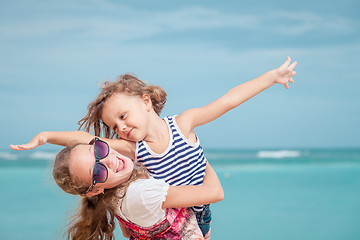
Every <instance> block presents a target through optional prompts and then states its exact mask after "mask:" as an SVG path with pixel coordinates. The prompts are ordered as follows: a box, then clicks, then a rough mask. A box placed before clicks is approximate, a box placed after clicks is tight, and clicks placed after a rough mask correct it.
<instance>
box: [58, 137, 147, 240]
mask: <svg viewBox="0 0 360 240" xmlns="http://www.w3.org/2000/svg"><path fill="white" fill-rule="evenodd" d="M78 145H79V144H78ZM78 145H75V146H71V147H66V148H64V149H63V150H62V151H60V152H59V153H58V154H57V156H56V158H55V163H54V169H53V177H54V179H55V182H56V184H57V185H58V186H59V187H60V188H61V189H62V190H64V191H65V192H67V193H70V194H73V195H80V196H81V197H82V200H81V205H80V207H79V210H78V212H77V213H76V214H75V215H74V216H72V219H71V222H70V223H69V224H68V227H69V229H68V230H67V232H66V234H67V239H74V240H80V239H81V240H82V239H106V240H112V239H114V238H115V237H114V234H113V232H114V229H115V226H116V225H115V215H116V214H115V207H116V206H117V205H116V202H117V201H118V200H119V199H121V198H123V197H124V196H125V193H126V189H127V187H128V186H129V184H130V183H131V182H133V181H135V180H137V179H139V178H143V177H145V176H148V175H147V170H146V169H145V167H143V166H142V165H136V166H135V168H134V170H133V172H132V175H131V176H130V178H129V180H127V181H126V182H124V183H122V184H120V185H119V186H117V187H115V188H112V189H105V190H104V194H98V195H96V196H93V197H86V191H87V189H88V187H89V186H86V184H84V183H82V182H81V181H80V180H79V179H78V178H76V176H72V175H71V174H70V169H69V161H70V155H71V151H72V150H73V149H74V148H75V147H76V146H78Z"/></svg>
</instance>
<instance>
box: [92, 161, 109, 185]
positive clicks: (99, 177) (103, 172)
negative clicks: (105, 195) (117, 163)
mask: <svg viewBox="0 0 360 240" xmlns="http://www.w3.org/2000/svg"><path fill="white" fill-rule="evenodd" d="M107 175H108V173H107V169H106V167H105V166H104V165H102V164H100V163H97V164H95V167H94V173H93V176H94V177H93V178H94V180H95V181H96V182H98V183H103V182H105V181H106V179H107Z"/></svg>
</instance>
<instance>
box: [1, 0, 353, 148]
mask: <svg viewBox="0 0 360 240" xmlns="http://www.w3.org/2000/svg"><path fill="white" fill-rule="evenodd" d="M359 9H360V2H359V1H331V2H329V1H323V0H321V1H298V2H289V1H280V0H275V1H270V2H269V1H212V0H207V1H205V0H201V1H165V0H155V1H146V0H143V1H139V0H131V1H130V0H128V1H114V0H113V1H109V0H102V1H100V0H98V1H95V0H92V1H85V0H82V1H70V0H64V1H54V0H50V1H35V0H28V1H25V0H23V1H20V0H11V1H4V0H0V36H1V37H0V100H1V103H0V107H1V113H2V117H1V119H0V126H1V133H2V134H1V135H2V136H3V137H2V138H1V139H0V149H8V144H10V143H13V144H20V143H24V142H27V141H28V140H30V139H31V138H32V137H33V136H34V135H35V134H37V133H38V132H40V131H45V130H48V131H50V130H58V131H64V130H76V129H77V121H78V120H79V119H81V118H82V116H83V115H84V114H85V113H86V107H87V105H88V103H89V102H90V101H91V100H92V99H93V98H94V97H95V96H96V94H97V93H98V90H99V83H101V82H102V81H104V80H114V79H116V77H117V76H119V75H120V74H123V73H126V72H132V73H135V74H136V75H137V76H138V77H139V78H141V79H144V80H147V81H149V82H151V83H153V84H157V85H160V86H162V87H163V88H164V89H165V90H166V91H167V93H168V102H167V105H166V107H165V109H164V111H163V114H162V116H165V115H173V114H179V113H181V112H182V111H184V110H186V109H188V108H192V107H199V106H203V105H205V104H207V103H209V102H211V101H213V100H215V99H216V98H218V97H220V96H222V95H223V94H224V93H225V92H226V91H228V90H229V89H230V88H232V87H234V86H236V85H238V84H240V83H243V82H246V81H248V80H251V79H252V78H255V77H257V76H259V75H261V74H262V73H264V72H266V71H268V70H271V69H273V68H275V67H277V66H279V65H280V64H281V63H282V62H283V61H284V60H285V59H286V56H288V55H289V56H291V57H292V58H293V59H295V60H297V61H298V62H299V65H298V67H297V69H296V70H297V72H298V75H297V76H296V77H295V84H293V85H291V86H290V89H289V90H285V88H284V87H283V86H273V87H271V88H270V89H268V90H266V91H265V92H263V93H261V94H260V95H258V96H256V97H255V98H253V99H251V100H250V101H248V102H246V103H245V104H243V105H242V106H240V107H238V108H237V109H234V110H232V111H230V112H229V113H227V114H226V115H224V116H223V117H221V118H220V119H218V120H216V121H215V122H212V123H209V124H207V125H205V126H202V127H199V128H198V129H196V132H197V134H198V135H199V137H200V140H201V143H202V145H203V146H204V147H209V148H210V147H221V148H223V147H227V148H317V147H359V146H360V137H359V135H360V94H359V88H360V81H359V80H360V79H359V72H358V70H359V67H360V64H359V56H360V14H359ZM46 148H47V147H43V148H42V149H46Z"/></svg>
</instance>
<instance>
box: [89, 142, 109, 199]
mask: <svg viewBox="0 0 360 240" xmlns="http://www.w3.org/2000/svg"><path fill="white" fill-rule="evenodd" d="M97 142H103V143H105V144H106V146H107V153H106V155H105V156H104V157H98V156H96V152H95V148H96V143H97ZM93 143H94V155H95V165H94V168H93V174H92V183H91V186H90V187H89V188H88V190H87V191H86V193H88V192H91V191H92V190H93V189H94V186H95V184H97V183H104V182H106V180H107V179H108V176H109V171H108V169H107V167H106V166H105V165H104V164H103V163H101V162H100V160H101V159H104V158H106V157H107V156H108V155H109V152H110V149H109V145H108V144H107V142H105V141H102V140H101V139H99V138H97V137H96V138H94V139H93V140H92V141H91V142H90V143H89V144H93ZM97 164H100V165H102V166H103V167H104V168H105V169H106V178H105V180H104V181H96V180H95V178H94V172H95V171H94V170H95V167H96V165H97Z"/></svg>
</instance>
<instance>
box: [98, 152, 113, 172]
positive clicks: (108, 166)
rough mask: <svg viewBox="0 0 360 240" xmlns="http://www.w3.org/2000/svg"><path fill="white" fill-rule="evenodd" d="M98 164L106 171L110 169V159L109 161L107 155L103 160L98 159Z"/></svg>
mask: <svg viewBox="0 0 360 240" xmlns="http://www.w3.org/2000/svg"><path fill="white" fill-rule="evenodd" d="M100 162H101V163H102V164H104V165H105V166H106V167H107V168H108V169H111V159H110V157H109V155H108V156H106V157H105V158H103V159H100Z"/></svg>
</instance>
